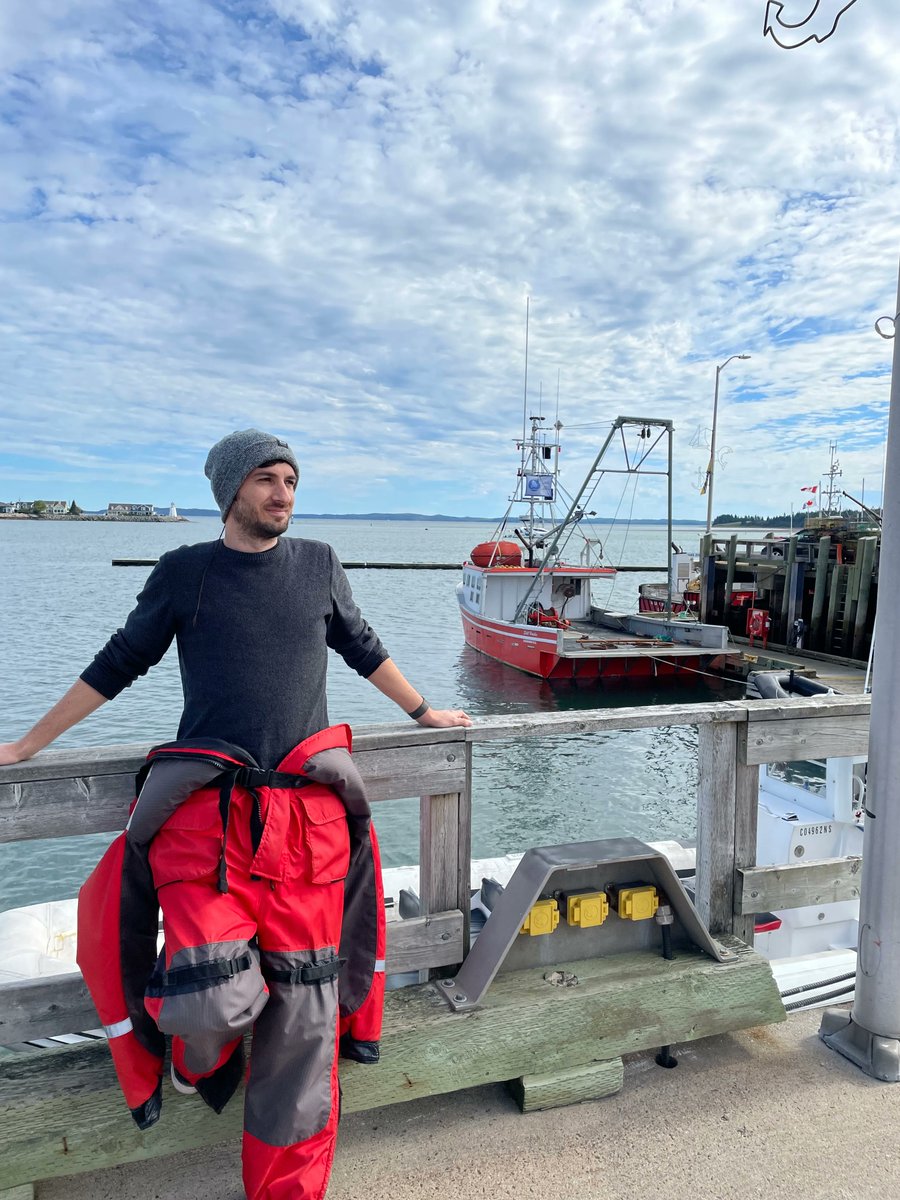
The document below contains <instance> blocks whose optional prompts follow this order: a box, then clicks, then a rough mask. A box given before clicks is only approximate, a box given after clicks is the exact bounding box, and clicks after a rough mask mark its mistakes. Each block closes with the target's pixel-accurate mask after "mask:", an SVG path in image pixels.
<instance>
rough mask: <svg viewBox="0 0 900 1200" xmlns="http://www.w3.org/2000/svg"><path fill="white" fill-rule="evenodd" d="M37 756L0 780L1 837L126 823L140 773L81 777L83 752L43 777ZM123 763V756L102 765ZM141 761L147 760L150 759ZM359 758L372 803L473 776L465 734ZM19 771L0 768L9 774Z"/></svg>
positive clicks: (453, 786)
mask: <svg viewBox="0 0 900 1200" xmlns="http://www.w3.org/2000/svg"><path fill="white" fill-rule="evenodd" d="M423 732H424V731H423ZM362 740H363V739H360V741H362ZM38 761H39V760H35V762H34V763H25V764H22V767H23V768H26V767H27V768H30V770H29V771H26V772H24V773H25V774H26V775H27V776H29V777H27V778H25V779H23V780H22V781H21V782H7V783H0V842H12V841H25V840H28V839H31V838H45V837H47V836H48V834H49V833H50V832H52V835H53V836H54V837H69V836H78V835H80V834H86V833H108V832H110V831H118V830H120V829H122V828H123V826H124V824H125V821H126V820H127V817H128V808H129V805H130V804H131V802H132V800H133V799H134V774H135V772H132V771H129V772H128V773H123V772H112V771H110V772H103V773H100V774H96V775H94V774H90V775H78V774H77V771H78V770H84V769H85V765H86V757H83V758H82V759H81V760H80V767H78V766H76V764H75V763H73V762H72V760H71V759H70V760H69V763H68V769H69V770H73V769H74V770H75V771H76V774H74V775H69V776H59V775H56V774H55V773H54V775H53V777H49V778H36V777H35V776H34V769H35V767H36V765H37V763H38ZM122 761H123V760H122V757H121V755H119V756H118V757H117V758H108V759H106V760H105V762H104V763H103V764H102V765H103V766H104V767H105V766H106V765H110V766H111V765H112V764H113V763H116V762H118V763H119V764H121V762H122ZM136 761H137V763H138V765H140V762H142V761H143V758H140V759H138V760H136ZM354 761H355V762H356V764H357V766H358V767H359V770H360V774H361V775H362V776H363V778H364V779H365V781H366V786H367V790H368V793H369V798H370V799H371V800H372V801H373V802H374V801H380V800H397V799H401V798H403V797H412V796H419V795H422V794H423V793H426V792H447V791H459V790H461V789H462V788H463V787H465V782H466V778H467V769H466V746H465V743H464V742H463V740H462V739H461V738H457V739H453V740H447V741H443V740H441V741H436V742H432V741H430V740H426V739H422V740H421V741H419V742H412V743H409V744H407V745H403V746H393V745H388V746H378V747H372V748H366V747H365V745H363V748H361V749H358V750H356V751H355V753H354ZM18 769H19V768H18V767H6V768H0V770H2V771H3V772H4V773H6V774H9V773H11V772H15V771H17V770H18Z"/></svg>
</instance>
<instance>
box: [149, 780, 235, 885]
mask: <svg viewBox="0 0 900 1200" xmlns="http://www.w3.org/2000/svg"><path fill="white" fill-rule="evenodd" d="M218 800H219V796H218V792H215V791H212V790H207V791H203V792H195V793H194V795H192V796H190V797H188V799H187V800H185V802H184V803H183V804H182V805H180V807H179V808H178V809H177V810H176V811H175V812H174V813H173V814H172V816H171V817H169V819H168V821H166V823H165V825H163V827H162V829H160V831H159V833H158V834H157V835H156V837H155V838H154V839H153V841H152V842H151V843H150V870H151V871H152V872H153V883H154V885H155V886H156V887H157V888H161V887H164V886H165V885H166V884H167V883H178V882H181V881H184V880H189V879H190V880H195V879H204V878H207V877H208V878H210V879H214V878H215V877H216V875H217V872H218V870H219V860H220V858H221V857H222V820H221V817H220V816H219V808H218Z"/></svg>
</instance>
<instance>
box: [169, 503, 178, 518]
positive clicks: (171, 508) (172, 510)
mask: <svg viewBox="0 0 900 1200" xmlns="http://www.w3.org/2000/svg"><path fill="white" fill-rule="evenodd" d="M169 517H170V519H171V520H175V521H177V520H178V509H177V508H176V507H175V501H174V500H173V501H172V503H171V504H170V505H169Z"/></svg>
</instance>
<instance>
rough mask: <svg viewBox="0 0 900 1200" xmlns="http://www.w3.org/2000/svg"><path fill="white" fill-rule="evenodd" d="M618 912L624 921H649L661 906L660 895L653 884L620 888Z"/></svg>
mask: <svg viewBox="0 0 900 1200" xmlns="http://www.w3.org/2000/svg"><path fill="white" fill-rule="evenodd" d="M618 901H619V903H618V910H617V911H618V914H619V916H620V917H621V918H622V920H623V921H649V920H650V918H651V917H654V916H655V915H656V910H657V909H658V908H659V895H658V894H657V891H656V888H655V887H653V885H652V884H649V883H648V884H644V885H639V886H637V887H623V888H620V889H619V896H618Z"/></svg>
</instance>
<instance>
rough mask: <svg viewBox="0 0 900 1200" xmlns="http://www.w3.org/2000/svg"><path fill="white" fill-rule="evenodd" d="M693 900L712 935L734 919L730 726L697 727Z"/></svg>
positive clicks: (732, 729)
mask: <svg viewBox="0 0 900 1200" xmlns="http://www.w3.org/2000/svg"><path fill="white" fill-rule="evenodd" d="M699 739H700V740H699V748H698V750H699V752H698V781H697V885H696V905H697V911H698V912H699V913H700V918H701V920H702V921H703V922H704V924H705V925H706V927H707V929H708V930H709V931H710V933H712V934H719V933H726V932H728V933H730V932H731V925H732V921H733V919H734V917H733V909H734V853H735V764H736V745H737V737H736V727H735V726H734V725H712V726H704V727H703V728H701V729H700V731H699Z"/></svg>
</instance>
